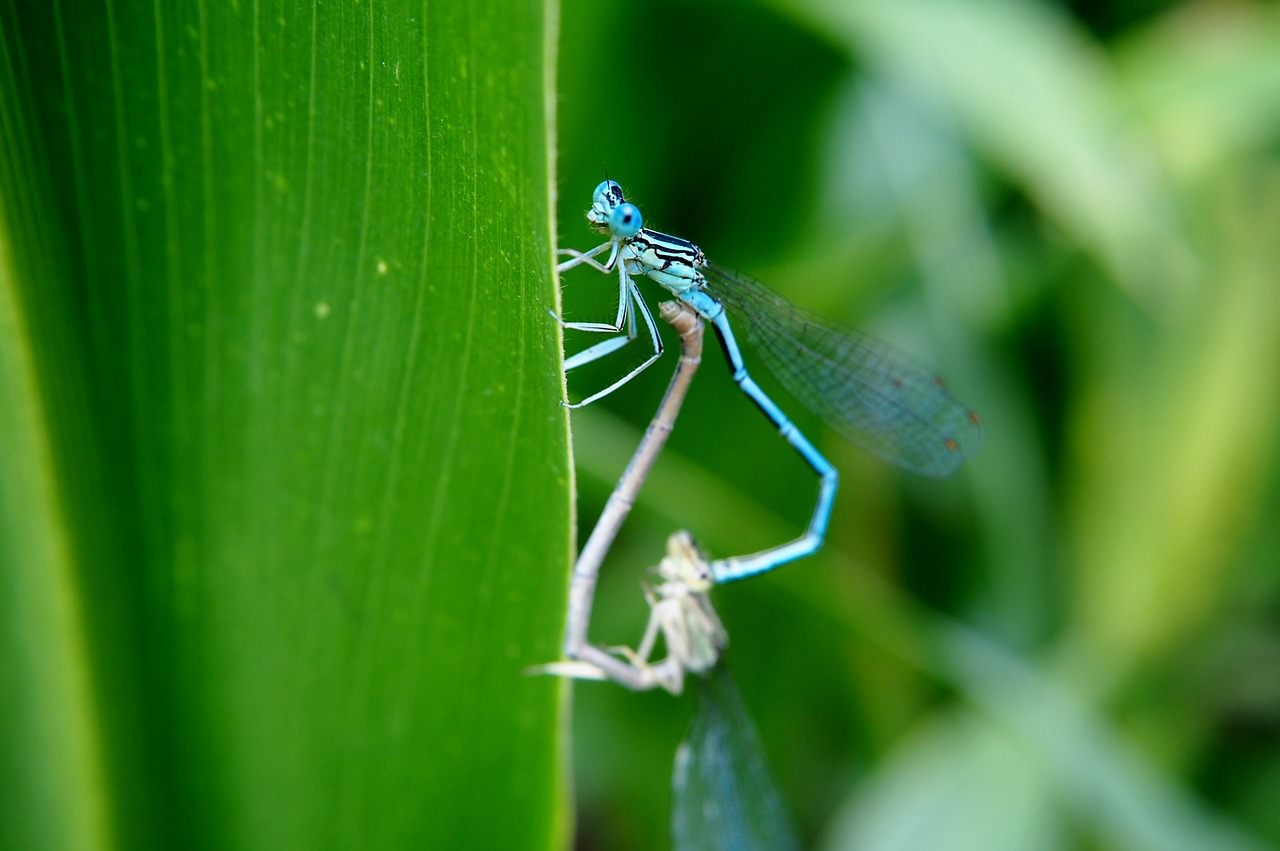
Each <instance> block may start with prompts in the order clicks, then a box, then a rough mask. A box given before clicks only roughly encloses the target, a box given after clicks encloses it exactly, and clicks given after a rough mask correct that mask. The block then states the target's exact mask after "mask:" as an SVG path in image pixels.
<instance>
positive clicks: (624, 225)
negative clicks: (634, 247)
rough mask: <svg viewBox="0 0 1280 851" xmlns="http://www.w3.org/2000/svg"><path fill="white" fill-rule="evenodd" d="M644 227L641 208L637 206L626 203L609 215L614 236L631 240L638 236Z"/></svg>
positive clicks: (615, 208) (610, 227)
mask: <svg viewBox="0 0 1280 851" xmlns="http://www.w3.org/2000/svg"><path fill="white" fill-rule="evenodd" d="M642 226H643V223H642V221H641V218H640V208H639V207H637V206H636V205H635V204H630V203H627V202H625V201H624V202H623V203H621V204H619V205H618V206H616V207H614V208H613V212H611V213H610V214H609V230H611V231H613V234H614V236H620V237H622V238H623V239H629V238H631V237H633V236H635V235H636V234H638V233H639V232H640V228H641V227H642Z"/></svg>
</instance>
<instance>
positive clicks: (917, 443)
mask: <svg viewBox="0 0 1280 851" xmlns="http://www.w3.org/2000/svg"><path fill="white" fill-rule="evenodd" d="M702 271H703V273H704V275H705V276H706V279H707V291H708V292H709V293H710V294H711V295H712V296H713V297H715V298H716V299H717V300H718V301H720V302H722V303H723V304H724V305H725V306H726V307H727V308H728V309H729V313H730V317H731V319H732V320H733V322H734V324H735V325H736V326H739V327H742V328H743V330H744V331H745V332H746V339H747V341H748V342H749V343H750V344H751V347H752V348H753V349H754V350H755V351H757V352H759V353H760V357H761V359H762V360H763V361H764V362H765V364H766V365H767V366H768V367H769V369H770V370H771V371H772V372H773V374H774V375H775V376H777V378H778V381H780V382H781V383H782V385H783V386H784V387H785V388H786V389H787V392H789V393H791V394H792V395H793V396H795V397H796V398H797V399H798V400H800V402H801V403H802V404H804V405H805V406H806V407H808V408H809V409H810V410H812V411H813V412H814V413H816V414H817V415H818V416H820V417H822V418H823V419H824V420H825V421H826V422H827V423H828V424H829V425H830V426H831V427H832V428H834V429H835V430H836V431H838V432H839V433H840V434H841V435H843V436H844V438H845V439H846V440H848V441H850V442H851V443H853V444H855V445H857V446H860V447H862V448H863V449H866V450H867V451H868V452H871V453H872V454H874V455H878V456H880V457H881V458H883V459H885V460H886V461H888V462H890V463H892V464H896V465H898V466H899V467H902V468H904V469H906V470H910V471H912V472H915V473H921V474H923V475H926V476H946V475H949V474H951V473H952V472H954V471H955V469H956V467H957V466H959V464H960V462H961V460H963V459H964V457H965V456H967V455H970V454H972V453H973V451H974V450H976V449H977V448H978V444H979V443H981V441H982V428H981V426H980V425H979V424H978V416H977V414H975V413H974V412H973V411H971V410H969V409H968V408H967V407H965V406H964V405H963V404H961V403H960V402H958V401H957V400H956V399H954V398H953V397H952V396H951V394H950V393H948V392H947V389H946V387H944V386H943V383H942V379H941V378H940V377H939V376H938V375H936V374H935V373H933V372H931V371H930V370H928V369H927V368H925V367H922V366H921V365H920V364H918V363H916V362H915V361H913V360H912V359H911V358H909V357H907V356H906V355H903V354H901V353H899V352H897V351H895V350H894V349H893V348H892V347H890V346H888V345H887V344H885V343H882V342H880V341H878V340H875V339H873V338H871V337H868V336H867V335H865V334H860V333H858V332H856V331H851V330H848V329H839V328H835V327H833V326H831V325H830V324H828V323H826V322H824V321H823V320H821V319H819V318H818V317H816V316H814V315H813V314H811V313H808V312H807V311H804V310H802V309H800V308H798V307H796V306H795V305H793V304H791V303H790V302H788V301H787V300H786V299H784V298H782V297H781V296H779V295H777V294H776V293H773V292H771V291H770V290H769V289H768V288H767V287H765V286H764V284H761V283H760V282H759V281H756V280H754V279H752V278H748V277H747V276H745V275H740V274H738V273H737V272H731V271H729V270H727V269H721V268H720V267H718V266H714V265H711V264H708V265H707V266H705V267H703V269H702Z"/></svg>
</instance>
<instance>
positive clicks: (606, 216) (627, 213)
mask: <svg viewBox="0 0 1280 851" xmlns="http://www.w3.org/2000/svg"><path fill="white" fill-rule="evenodd" d="M587 221H588V222H590V223H591V227H592V228H593V229H594V230H597V231H599V232H600V233H604V234H610V235H612V236H615V237H618V238H620V239H630V238H631V237H633V236H635V235H636V234H637V233H639V232H640V228H641V227H643V220H642V219H641V217H640V210H639V208H638V207H636V205H635V204H629V203H627V199H626V197H625V196H624V195H623V194H622V187H621V186H619V185H618V184H617V183H616V182H615V181H612V180H606V181H604V182H603V183H601V184H600V185H599V186H597V187H596V191H595V194H594V195H592V198H591V208H590V209H589V210H587Z"/></svg>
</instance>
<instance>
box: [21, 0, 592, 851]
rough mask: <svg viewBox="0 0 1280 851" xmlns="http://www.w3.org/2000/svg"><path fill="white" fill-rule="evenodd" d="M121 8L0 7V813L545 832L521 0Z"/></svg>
mask: <svg viewBox="0 0 1280 851" xmlns="http://www.w3.org/2000/svg"><path fill="white" fill-rule="evenodd" d="M121 5H127V4H116V5H114V6H113V5H103V6H98V5H97V4H84V6H83V7H82V6H77V7H75V8H71V7H70V6H68V5H67V4H55V5H54V6H52V7H51V8H49V9H26V8H23V9H21V10H12V9H10V10H8V11H6V12H5V13H4V17H3V24H2V25H3V30H4V43H5V45H6V48H7V50H8V53H7V57H6V60H7V67H6V68H5V69H4V73H5V75H6V79H5V82H4V95H5V97H4V109H5V117H6V120H7V122H8V127H7V128H6V130H8V129H13V130H14V131H15V133H14V134H10V133H8V132H6V135H5V139H6V142H5V154H6V156H5V161H6V163H9V164H10V166H9V167H8V168H7V169H6V171H5V174H4V176H3V183H2V184H0V201H2V202H3V204H4V212H5V224H6V225H7V227H8V230H7V232H6V233H5V234H4V237H5V239H6V240H7V245H8V246H9V255H8V258H7V259H8V261H9V262H7V263H5V277H4V279H3V284H4V287H5V293H4V295H5V300H4V302H3V305H4V308H5V315H4V316H3V319H4V322H3V329H4V337H3V339H0V347H2V348H3V351H4V361H3V362H4V364H5V372H4V382H5V384H4V387H3V388H2V389H3V392H4V401H5V402H6V404H8V403H12V405H13V408H12V409H11V410H12V412H13V416H12V417H9V418H7V419H6V422H5V432H6V434H5V436H6V438H8V437H9V435H10V434H17V435H19V436H21V437H23V439H24V441H25V443H24V442H17V443H15V444H14V447H15V450H16V451H21V452H24V453H26V454H28V455H29V456H30V457H29V458H28V459H27V460H28V462H29V463H27V464H25V465H22V466H18V465H9V464H6V465H5V471H4V472H3V473H0V476H3V477H4V479H5V485H4V489H3V492H4V495H5V498H4V505H3V507H4V518H5V529H6V530H10V529H14V528H23V531H24V532H25V537H19V536H14V537H9V536H6V538H5V541H4V542H3V543H0V560H2V562H3V571H4V575H6V576H8V577H9V578H10V581H8V582H7V583H6V586H5V589H6V596H5V599H4V603H5V604H6V607H7V609H9V610H23V611H26V612H29V613H35V614H33V617H32V618H29V619H26V620H14V619H9V618H6V623H7V624H8V632H7V635H8V636H9V638H8V640H6V642H5V644H4V645H3V651H4V652H6V653H7V654H9V655H8V656H7V658H6V659H5V660H4V670H5V671H7V672H10V675H6V677H5V679H6V681H7V682H6V683H5V686H6V692H7V693H10V694H21V695H22V697H10V700H11V701H16V702H20V703H22V704H23V708H24V710H25V711H24V712H23V713H16V714H11V715H8V716H6V718H7V720H6V722H5V724H4V727H3V729H2V730H0V737H2V738H3V741H4V745H3V750H4V752H5V753H6V755H7V754H9V753H15V754H21V759H20V760H18V761H17V762H15V763H9V764H8V765H7V767H6V768H5V769H2V770H0V771H3V775H4V776H3V782H4V783H5V785H6V786H8V787H11V788H12V789H16V790H19V791H18V792H17V793H16V794H18V795H20V796H23V797H21V798H17V799H15V798H12V797H10V804H11V805H12V806H7V807H6V810H8V811H9V812H11V813H19V812H20V813H22V818H23V819H24V824H23V825H21V826H19V825H18V822H17V819H16V818H15V819H13V820H12V822H11V820H10V819H4V818H0V823H3V824H2V825H0V831H2V833H0V835H4V836H10V835H13V836H21V837H23V838H30V839H33V840H40V841H41V842H44V843H46V844H47V845H48V846H50V847H56V846H60V845H62V838H63V836H64V835H65V834H63V833H62V831H63V828H62V827H61V826H60V822H62V821H65V820H67V819H68V818H69V819H70V823H71V824H74V825H79V826H80V827H77V828H76V829H75V830H74V831H70V832H72V833H74V836H73V839H74V840H75V841H74V844H75V845H79V846H80V847H111V846H119V847H147V846H154V847H222V846H233V847H238V848H240V847H244V848H253V847H263V848H266V847H271V848H280V847H307V848H323V847H399V846H402V845H405V846H408V845H412V846H414V847H462V846H463V845H470V846H473V847H547V846H548V845H549V844H551V843H553V842H554V841H555V839H556V837H557V834H558V833H559V832H560V831H561V830H562V826H561V825H560V824H559V818H560V816H559V812H560V807H559V800H558V793H559V785H558V783H557V778H558V776H559V770H560V768H559V764H558V755H557V752H556V748H555V730H556V727H555V724H556V710H557V695H558V693H559V692H558V690H557V688H556V687H555V685H554V684H553V683H551V682H548V681H545V680H536V679H530V678H527V677H525V676H524V675H523V674H522V669H523V667H524V666H525V665H528V664H530V663H533V662H538V661H544V660H546V659H548V658H552V657H553V656H554V655H555V644H554V636H555V635H556V634H557V624H558V622H559V620H560V617H561V606H562V605H563V603H562V600H563V576H564V567H565V565H566V564H567V562H568V559H569V548H570V538H569V535H568V530H569V528H570V522H569V516H570V515H569V471H568V460H567V449H566V446H567V440H566V420H565V417H564V414H563V411H562V410H561V409H559V408H558V406H557V405H556V400H557V398H558V397H559V395H560V392H561V391H560V383H559V378H558V366H557V364H558V358H559V353H558V351H557V348H556V342H557V341H556V335H555V329H554V326H553V324H552V323H551V322H550V321H549V320H548V318H547V316H546V314H545V310H544V308H545V307H546V306H549V305H550V304H552V302H553V299H554V291H553V279H552V276H551V273H550V263H549V260H550V247H551V240H550V233H549V231H550V225H549V220H550V219H549V213H548V186H549V180H548V175H547V163H548V155H547V148H546V144H547V141H546V140H547V132H546V114H545V106H544V105H545V104H546V103H547V102H548V99H547V97H546V86H547V85H548V83H547V80H546V79H545V75H546V71H545V69H546V67H547V63H546V61H545V58H544V57H545V52H546V43H545V42H546V32H547V27H546V26H545V22H544V18H543V14H544V13H543V9H542V7H541V5H539V4H536V3H529V4H523V5H520V6H516V7H512V6H511V5H510V4H487V5H486V4H466V5H462V4H459V5H456V6H443V7H437V6H436V5H434V4H431V5H423V4H409V3H390V4H350V5H342V6H330V5H324V4H321V5H314V6H313V5H304V4H296V5H291V4H267V5H250V4H245V5H239V6H237V5H233V4H196V3H180V4H163V5H160V4H157V5H156V6H150V5H149V4H148V5H147V6H146V7H145V8H138V9H134V8H132V7H130V8H120V6H121ZM24 158H25V159H24ZM19 161H24V162H27V163H29V164H30V166H31V167H30V168H24V169H19V168H17V167H15V165H14V164H15V163H17V162H19ZM15 365H16V366H15ZM24 365H25V368H24ZM41 445H45V446H47V452H46V453H45V455H43V456H42V455H41V454H40V453H39V452H38V451H36V450H37V449H38V448H39V447H40V446H41ZM32 482H35V483H36V485H38V486H39V487H40V488H41V489H43V490H44V491H45V492H47V494H48V496H47V498H36V495H35V494H32V497H33V498H31V499H30V500H29V501H28V502H25V503H24V502H21V501H20V499H21V496H22V495H23V494H27V493H30V491H31V488H32V484H31V483H32ZM26 513H30V514H32V515H34V516H31V517H30V518H28V519H27V520H26V522H25V523H24V522H23V521H24V515H25V514H26ZM59 547H62V548H63V549H62V550H59V549H58V548H59ZM51 576H52V577H61V579H62V582H61V583H58V582H54V581H51V580H50V577H51ZM42 612H43V613H44V614H40V613H42ZM37 616H38V618H39V619H38V620H37V619H35V618H36V617H37ZM20 631H21V632H20ZM32 643H35V644H41V643H43V644H44V645H45V646H48V647H49V648H51V650H50V652H48V653H46V654H42V655H40V656H38V657H37V656H34V655H28V656H23V655H22V654H21V653H19V652H18V651H19V650H20V649H21V648H22V647H24V646H30V645H31V644H32ZM10 651H12V652H10ZM77 660H83V666H84V667H83V668H77V667H76V662H77ZM49 665H53V666H55V667H54V670H52V671H49V670H47V668H48V666H49ZM42 678H43V679H42ZM77 683H83V692H84V696H83V700H82V702H80V703H73V704H68V702H67V701H66V699H65V698H66V692H67V690H68V688H70V687H71V686H74V685H75V684H77ZM10 686H12V688H13V689H14V691H13V692H9V688H10ZM68 706H70V709H71V714H72V716H73V717H72V719H71V720H70V721H66V722H64V721H59V720H57V716H58V714H59V713H62V712H64V711H66V710H67V708H68ZM24 718H27V719H29V718H42V719H45V720H44V727H43V728H42V730H43V733H44V734H45V735H48V736H50V737H52V738H53V740H55V741H56V742H58V743H59V744H61V745H63V746H64V747H62V748H61V749H57V750H54V751H45V750H44V749H43V748H35V747H24V742H26V741H28V740H29V737H30V736H31V735H32V733H33V731H32V729H30V728H28V727H25V726H24V722H23V720H22V719H24ZM75 724H79V725H80V727H76V726H74V725H75ZM82 730H88V732H87V733H85V734H84V735H82V736H81V737H80V738H79V739H77V738H76V735H77V734H78V733H80V732H81V731H82ZM95 742H100V743H101V744H100V746H98V747H95V746H94V743H95ZM68 754H69V756H67V755H68ZM64 757H65V758H66V759H69V760H70V761H71V763H72V764H71V765H70V766H67V767H64V766H58V767H57V769H56V770H55V769H54V767H53V766H52V765H51V764H50V763H49V762H47V761H48V760H53V759H59V758H64ZM40 777H44V778H46V779H47V778H56V780H49V781H48V782H43V783H38V784H36V785H34V786H33V785H31V784H30V783H29V781H31V780H32V779H33V778H40ZM96 802H101V805H100V806H99V805H98V804H97V803H96ZM494 813H501V814H502V817H501V818H494V817H493V814H494ZM67 830H70V829H67ZM18 831H22V832H20V833H19V832H18Z"/></svg>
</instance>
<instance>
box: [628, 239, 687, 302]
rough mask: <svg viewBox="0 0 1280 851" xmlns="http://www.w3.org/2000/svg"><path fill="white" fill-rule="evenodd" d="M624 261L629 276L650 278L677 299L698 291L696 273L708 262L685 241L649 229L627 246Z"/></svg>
mask: <svg viewBox="0 0 1280 851" xmlns="http://www.w3.org/2000/svg"><path fill="white" fill-rule="evenodd" d="M623 259H624V261H625V262H626V264H627V271H628V272H630V273H631V274H632V275H645V276H647V277H649V278H652V279H653V280H655V281H657V282H658V283H660V284H662V285H663V286H664V287H666V288H667V289H669V290H671V292H673V293H675V294H676V295H679V294H681V293H684V292H688V291H689V290H691V289H699V288H701V286H702V283H703V277H702V273H701V272H700V271H698V270H699V269H700V268H701V267H702V266H703V265H704V264H706V262H707V259H706V257H705V256H704V255H703V253H702V249H701V248H699V247H698V246H696V245H694V244H693V243H692V242H689V241H688V240H687V239H680V238H679V237H677V236H670V235H668V234H665V233H658V232H657V231H652V230H649V229H648V228H643V229H641V231H640V232H639V233H638V234H636V235H635V236H634V237H632V238H631V239H630V240H629V241H628V242H627V245H626V248H624V249H623Z"/></svg>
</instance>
